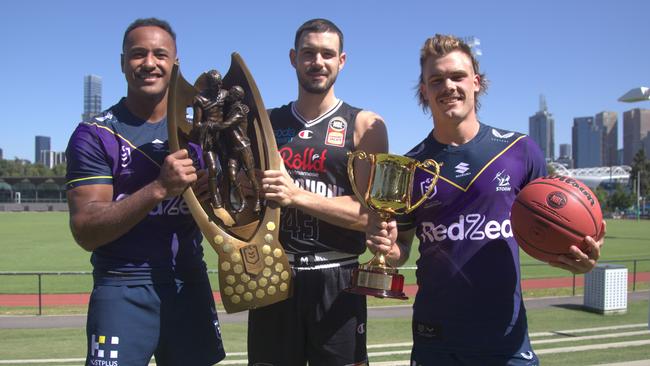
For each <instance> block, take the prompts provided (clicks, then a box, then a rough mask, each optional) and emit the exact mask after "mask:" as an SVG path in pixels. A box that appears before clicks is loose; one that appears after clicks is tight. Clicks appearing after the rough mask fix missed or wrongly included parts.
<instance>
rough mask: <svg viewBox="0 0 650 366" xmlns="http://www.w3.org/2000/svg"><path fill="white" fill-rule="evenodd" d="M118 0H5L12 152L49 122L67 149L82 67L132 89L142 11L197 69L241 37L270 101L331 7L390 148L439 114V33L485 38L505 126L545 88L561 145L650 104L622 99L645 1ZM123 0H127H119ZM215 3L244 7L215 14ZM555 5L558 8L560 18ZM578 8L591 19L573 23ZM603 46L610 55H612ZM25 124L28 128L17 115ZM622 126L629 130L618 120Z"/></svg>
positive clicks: (346, 72) (639, 48)
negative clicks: (584, 123) (306, 29)
mask: <svg viewBox="0 0 650 366" xmlns="http://www.w3.org/2000/svg"><path fill="white" fill-rule="evenodd" d="M116 1H117V3H116V4H117V5H116V6H111V7H106V6H101V5H100V4H99V3H97V4H95V3H86V2H81V1H73V0H71V1H69V2H65V3H64V4H56V3H51V2H47V1H43V0H35V1H33V2H30V3H19V2H14V3H7V4H4V5H3V11H2V12H0V20H1V21H0V30H2V31H3V32H2V33H3V34H12V37H6V40H5V41H6V42H5V43H4V46H5V48H6V49H7V50H9V52H11V53H12V54H13V53H16V54H21V55H22V57H5V58H2V59H0V69H2V70H10V72H6V73H5V75H4V76H5V77H4V79H3V81H5V83H6V84H8V85H11V86H12V87H11V88H5V89H3V90H2V91H0V98H1V99H2V100H3V104H4V105H6V106H8V107H6V108H1V109H0V123H2V126H4V128H3V133H2V134H0V148H2V149H3V152H4V158H5V159H13V158H14V157H15V156H17V157H19V158H22V159H29V160H30V161H32V160H33V159H34V156H33V152H32V151H33V146H32V144H31V141H33V138H34V136H36V135H45V136H51V138H52V140H51V141H52V146H51V148H52V150H53V151H63V150H65V147H66V145H67V141H68V138H69V136H70V134H71V133H72V130H73V129H74V128H75V127H76V125H77V124H78V122H79V121H80V120H81V118H80V113H81V111H82V106H83V105H82V101H83V90H82V88H81V87H80V80H83V77H84V76H85V75H89V74H92V75H99V76H101V78H102V104H103V105H102V107H103V108H107V107H109V106H111V105H113V104H114V103H116V102H117V101H118V100H119V98H120V97H122V96H123V95H124V94H125V92H126V83H125V82H124V76H123V75H122V74H121V71H120V67H119V54H120V51H121V42H122V36H123V32H124V29H125V28H126V27H127V26H128V24H129V23H130V22H131V21H133V20H134V19H135V18H137V17H147V16H157V17H160V18H163V19H166V20H168V21H169V22H170V23H171V24H172V26H173V27H174V29H175V31H176V33H177V35H178V38H177V39H178V49H179V59H180V63H181V70H182V72H183V75H184V76H185V77H186V79H187V80H189V81H193V80H195V78H196V77H197V76H198V75H199V74H200V73H201V72H203V71H205V70H208V69H210V68H218V69H219V70H220V71H222V72H224V73H225V72H226V71H227V69H228V66H229V64H230V53H231V52H233V51H237V52H239V53H240V54H241V55H242V57H243V58H244V60H245V62H246V64H247V65H248V67H249V69H250V70H251V73H252V74H253V76H254V78H255V80H256V82H257V85H258V87H259V89H260V93H261V95H262V97H263V100H264V104H265V106H266V107H269V108H270V107H275V106H279V105H282V104H286V103H287V102H289V101H291V100H294V99H295V98H296V95H297V90H296V82H295V70H294V69H293V68H292V67H291V65H290V63H289V58H288V53H289V49H290V48H291V47H292V46H293V37H294V32H295V30H296V28H297V27H298V26H299V25H300V24H301V23H302V22H304V21H305V20H307V19H310V18H314V17H325V18H329V19H331V20H333V21H334V22H335V23H336V24H337V25H339V26H340V27H341V29H342V30H343V32H344V35H345V45H344V50H345V51H346V52H347V56H348V57H347V62H346V65H345V67H344V69H343V70H342V71H341V73H340V75H339V80H338V81H337V83H336V95H337V96H338V97H339V98H341V99H343V100H345V101H346V102H348V103H350V104H352V105H355V106H358V107H362V108H364V109H368V110H372V111H375V112H377V113H379V114H380V115H381V116H383V117H384V119H385V120H386V124H387V127H388V134H389V139H390V141H389V142H390V151H391V152H392V153H397V154H404V153H406V152H407V151H408V150H409V149H410V148H411V147H413V146H414V145H415V144H417V143H418V142H419V141H420V140H421V139H422V138H424V137H425V136H426V135H427V133H429V132H430V130H431V128H432V123H431V118H430V115H429V114H428V113H423V112H422V110H421V108H420V107H419V106H418V104H417V98H416V97H415V87H416V84H417V80H418V75H419V60H418V58H419V49H420V47H421V46H422V43H423V41H424V40H425V38H426V37H428V36H431V35H433V34H435V33H443V34H455V35H458V36H460V37H472V36H473V37H476V38H477V39H480V51H481V55H480V56H478V57H479V61H480V64H481V71H482V72H485V73H486V74H487V78H488V81H489V88H488V90H487V94H485V95H482V96H481V108H480V110H479V111H478V115H479V119H480V120H481V121H482V122H484V123H487V124H490V125H493V126H495V127H497V128H503V129H507V130H513V131H518V132H523V133H527V132H528V131H527V125H528V123H527V122H528V118H529V117H530V116H531V115H532V114H534V112H535V110H536V109H537V105H538V100H537V98H538V96H539V94H544V95H545V96H546V99H547V102H548V105H549V106H550V107H552V108H550V111H551V112H552V114H553V117H554V119H555V145H558V144H562V143H570V142H571V126H572V123H573V118H575V117H579V116H595V115H596V114H597V113H599V112H601V111H612V112H616V113H617V114H618V116H619V125H620V124H621V123H620V122H621V116H623V113H624V111H627V110H631V109H633V107H639V108H644V109H648V108H650V102H642V103H638V104H634V105H631V104H625V103H622V102H619V101H617V99H618V98H619V97H620V96H621V95H623V94H624V93H625V92H627V91H628V90H630V88H634V87H638V86H642V85H645V86H647V85H648V84H650V80H648V77H647V75H648V74H647V60H648V59H650V48H648V47H646V46H645V45H646V44H647V36H645V35H646V34H647V29H646V26H645V24H646V23H647V19H646V15H647V14H648V13H650V2H648V1H641V0H621V1H617V2H615V3H609V2H596V3H594V2H592V1H588V0H576V1H572V2H559V1H553V0H551V1H549V2H544V3H539V4H538V3H530V2H520V1H515V0H504V1H503V2H498V3H492V2H482V1H468V2H467V3H466V8H467V9H471V11H467V12H464V13H463V12H459V10H458V8H457V6H456V5H454V4H452V3H435V4H434V3H430V2H422V1H410V0H406V1H403V2H400V6H399V7H395V6H394V4H392V3H382V2H380V3H376V2H369V1H365V0H361V1H358V2H352V3H351V2H343V1H339V0H333V1H332V2H331V3H328V4H329V6H327V7H323V6H321V5H319V4H315V3H297V2H295V1H279V2H274V3H272V4H271V3H259V4H256V6H251V7H248V8H247V12H246V14H245V15H244V14H243V13H241V9H240V8H239V7H238V5H237V4H234V3H230V2H227V3H221V2H218V3H215V2H208V1H197V2H195V3H193V4H192V9H201V11H199V12H192V14H191V15H189V12H188V11H183V7H182V6H181V5H179V4H178V3H176V2H171V1H164V0H163V1H160V2H159V3H157V4H158V5H159V6H157V7H156V8H155V9H153V10H152V9H151V7H150V6H148V5H147V4H144V3H132V4H131V3H127V2H121V0H116ZM126 4H129V6H128V9H129V11H128V12H125V11H123V6H121V5H126ZM298 4H299V6H298ZM341 9H345V11H341ZM97 14H102V16H101V17H98V16H96V15H97ZM214 14H241V16H227V17H220V18H219V19H218V21H217V19H216V18H214ZM359 14H363V15H364V16H362V17H359V16H358V15H359ZM244 17H245V18H244ZM460 19H462V21H460ZM548 19H553V27H549V26H548ZM577 19H584V20H587V21H581V22H580V23H579V25H580V26H576V20H577ZM605 19H606V20H607V21H602V20H605ZM213 23H214V24H215V26H214V27H213V26H211V24H213ZM80 30H82V31H80ZM603 50H607V55H613V56H612V57H604V53H603ZM43 55H48V57H47V58H44V57H42V56H43ZM78 56H81V57H78ZM36 70H38V71H36ZM623 71H624V72H623ZM35 99H37V100H38V103H37V104H35V103H34V100H35ZM17 125H18V126H20V128H11V127H10V126H17ZM618 137H619V141H620V139H621V137H622V133H621V132H619V136H618ZM619 146H620V145H619ZM555 149H557V148H555ZM555 151H556V152H557V150H555ZM556 156H557V154H556Z"/></svg>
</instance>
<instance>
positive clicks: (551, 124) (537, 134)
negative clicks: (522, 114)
mask: <svg viewBox="0 0 650 366" xmlns="http://www.w3.org/2000/svg"><path fill="white" fill-rule="evenodd" d="M528 134H529V135H530V137H531V138H532V139H533V140H534V141H535V142H536V143H537V145H539V148H540V149H542V153H543V154H544V158H546V160H555V120H554V119H553V115H552V114H551V113H549V111H548V108H547V106H546V98H544V96H543V95H540V96H539V111H537V113H535V115H533V116H531V117H530V118H528Z"/></svg>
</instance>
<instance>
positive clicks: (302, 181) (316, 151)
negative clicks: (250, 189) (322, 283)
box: [269, 100, 365, 255]
mask: <svg viewBox="0 0 650 366" xmlns="http://www.w3.org/2000/svg"><path fill="white" fill-rule="evenodd" d="M359 111H360V109H358V108H354V107H351V106H350V105H348V104H347V103H344V102H343V101H340V100H339V101H338V102H337V103H336V104H335V105H334V106H333V107H332V108H331V109H330V110H329V111H327V112H326V113H324V114H323V115H321V116H320V117H318V118H316V119H314V120H311V121H306V120H305V119H304V118H303V117H302V116H300V114H299V113H298V112H297V110H296V109H295V104H294V103H290V104H288V105H284V106H282V107H280V108H275V109H272V110H271V111H270V112H269V116H270V118H271V124H272V125H273V130H274V133H275V138H276V141H277V144H278V149H279V151H280V154H281V155H282V159H283V160H284V165H285V167H286V168H287V171H288V172H289V175H290V176H291V178H292V179H293V180H294V182H295V184H296V185H297V186H298V187H301V188H303V189H305V190H308V191H310V192H313V193H316V194H319V195H321V196H324V197H337V196H345V195H353V194H354V193H353V191H352V187H351V185H350V180H349V178H348V173H347V161H348V157H347V153H348V152H349V151H353V150H354V123H355V119H356V117H357V114H358V113H359ZM364 240H365V236H364V234H363V233H362V232H359V231H354V230H349V229H346V228H342V227H339V226H335V225H332V224H330V223H327V222H325V221H323V220H319V219H317V218H316V217H313V216H310V215H307V214H305V213H304V212H302V211H300V210H298V209H295V208H283V209H282V219H281V224H280V242H281V243H282V245H283V246H284V248H285V249H286V250H287V252H288V253H294V254H317V253H324V252H331V251H339V252H344V253H351V254H356V255H358V254H361V253H363V252H364V251H365V244H364Z"/></svg>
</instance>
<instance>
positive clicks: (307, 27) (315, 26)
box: [293, 18, 343, 52]
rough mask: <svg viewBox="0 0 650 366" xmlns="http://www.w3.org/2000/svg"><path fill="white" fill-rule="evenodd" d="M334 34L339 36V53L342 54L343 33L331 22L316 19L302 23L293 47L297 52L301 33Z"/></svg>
mask: <svg viewBox="0 0 650 366" xmlns="http://www.w3.org/2000/svg"><path fill="white" fill-rule="evenodd" d="M325 32H334V33H336V34H337V35H338V36H339V52H343V32H341V30H340V29H339V27H337V26H336V24H334V23H333V22H332V21H330V20H327V19H323V18H316V19H311V20H308V21H306V22H305V23H303V25H301V26H300V28H298V30H297V31H296V38H295V39H294V41H293V47H294V49H295V50H296V51H297V50H298V42H299V41H300V37H302V34H303V33H325Z"/></svg>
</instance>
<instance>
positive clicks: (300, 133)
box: [298, 130, 314, 140]
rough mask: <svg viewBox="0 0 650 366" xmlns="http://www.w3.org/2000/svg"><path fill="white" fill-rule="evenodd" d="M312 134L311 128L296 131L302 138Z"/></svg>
mask: <svg viewBox="0 0 650 366" xmlns="http://www.w3.org/2000/svg"><path fill="white" fill-rule="evenodd" d="M313 135H314V131H311V130H302V131H300V132H298V137H300V138H301V139H303V140H309V139H310V138H311V137H312V136H313Z"/></svg>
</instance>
